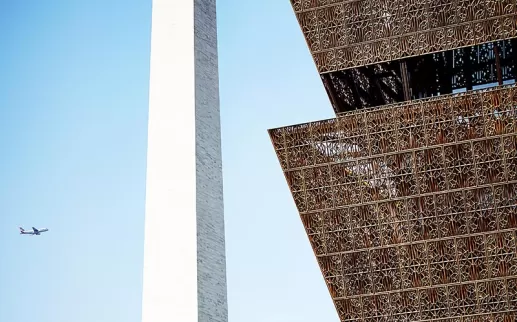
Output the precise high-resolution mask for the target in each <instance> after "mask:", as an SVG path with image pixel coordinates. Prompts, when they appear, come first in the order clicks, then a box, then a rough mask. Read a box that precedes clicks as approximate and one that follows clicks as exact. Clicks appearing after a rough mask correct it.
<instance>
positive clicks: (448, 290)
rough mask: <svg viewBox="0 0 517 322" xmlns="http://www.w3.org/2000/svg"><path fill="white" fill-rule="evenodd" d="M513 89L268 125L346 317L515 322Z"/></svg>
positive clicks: (516, 92)
mask: <svg viewBox="0 0 517 322" xmlns="http://www.w3.org/2000/svg"><path fill="white" fill-rule="evenodd" d="M516 130H517V87H515V86H509V87H499V88H496V89H493V90H488V91H478V92H470V93H468V94H458V95H451V96H442V97H438V98H433V99H427V100H420V101H416V102H413V103H403V104H398V105H391V106H386V107H383V108H376V109H367V110H358V111H355V112H352V113H347V114H344V115H340V117H338V118H337V119H332V120H327V121H320V122H314V123H309V124H303V125H297V126H290V127H285V128H280V129H274V130H270V135H271V138H272V141H273V144H274V147H275V150H276V152H277V155H278V158H279V160H280V163H281V165H282V169H283V170H284V172H285V176H286V179H287V181H288V183H289V187H290V189H291V191H292V194H293V197H294V200H295V202H296V206H297V207H298V210H299V212H300V215H301V218H302V220H303V223H304V225H305V228H306V231H307V234H308V236H309V239H310V242H311V244H312V247H313V249H314V252H315V254H316V257H317V258H318V262H319V265H320V267H321V270H322V272H323V275H324V277H325V279H326V282H327V285H328V288H329V291H330V293H331V295H332V297H333V299H334V302H335V305H336V308H337V310H338V313H339V316H340V317H341V319H342V321H380V320H383V321H433V320H440V319H450V321H514V318H515V312H516V311H517V250H516V247H517V236H516V231H517V136H516V132H517V131H516Z"/></svg>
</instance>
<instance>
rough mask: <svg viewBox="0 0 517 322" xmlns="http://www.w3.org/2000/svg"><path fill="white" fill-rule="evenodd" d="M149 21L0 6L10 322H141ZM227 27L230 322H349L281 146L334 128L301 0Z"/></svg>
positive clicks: (0, 284)
mask: <svg viewBox="0 0 517 322" xmlns="http://www.w3.org/2000/svg"><path fill="white" fill-rule="evenodd" d="M150 19H151V1H150V0H145V1H144V0H124V1H122V0H83V1H79V0H52V1H51V0H27V1H3V2H2V3H1V4H0V43H1V50H0V71H1V76H0V148H1V151H2V155H1V156H2V158H1V161H0V165H1V167H0V182H1V184H0V321H2V322H3V321H5V322H26V321H32V320H36V321H38V322H137V321H140V314H141V308H140V306H141V304H140V303H141V287H142V259H143V223H144V202H145V185H144V183H145V161H146V160H145V153H146V139H147V98H148V72H149V45H150V43H149V41H150ZM218 19H219V20H218V24H219V55H220V56H219V58H220V66H219V67H220V87H221V109H222V123H223V124H222V125H223V158H224V180H225V181H224V184H225V187H224V188H225V209H226V236H227V267H228V293H229V310H230V322H242V321H246V322H315V321H318V322H336V321H338V318H337V315H336V313H335V310H334V307H333V304H332V302H331V299H330V296H329V295H328V292H327V290H326V287H325V285H324V282H323V279H322V277H321V275H320V273H319V270H318V267H317V264H316V261H315V259H314V256H313V254H312V251H311V249H310V246H309V242H308V240H307V237H306V236H305V233H304V231H303V227H302V224H301V222H300V219H299V217H298V214H297V212H296V208H295V206H294V203H293V201H292V199H291V195H290V193H289V190H288V188H287V184H286V182H285V180H284V178H283V175H282V172H281V169H280V166H279V164H278V161H277V159H276V156H275V154H274V151H273V148H272V146H271V143H270V140H269V137H268V135H267V129H269V128H272V127H278V126H282V125H290V124H294V123H301V122H306V121H311V120H316V119H321V118H328V117H331V116H332V115H333V113H332V111H331V108H330V105H329V103H328V99H327V97H326V94H325V92H324V89H323V86H322V84H321V82H320V80H319V78H318V74H317V72H316V68H315V67H314V64H313V62H312V60H311V57H310V55H309V52H308V50H307V48H306V45H305V41H304V39H303V37H302V34H301V31H300V29H299V27H298V26H297V23H296V20H295V17H294V14H293V12H292V9H291V7H290V4H289V1H288V0H262V1H242V0H218ZM33 225H34V226H37V227H48V228H50V232H49V233H46V234H45V235H43V236H38V237H32V236H20V235H19V234H18V226H24V227H31V226H33Z"/></svg>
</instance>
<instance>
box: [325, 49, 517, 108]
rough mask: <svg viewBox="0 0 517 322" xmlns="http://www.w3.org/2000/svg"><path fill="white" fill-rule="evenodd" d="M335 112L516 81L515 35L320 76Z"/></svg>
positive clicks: (516, 55)
mask: <svg viewBox="0 0 517 322" xmlns="http://www.w3.org/2000/svg"><path fill="white" fill-rule="evenodd" d="M321 77H322V80H323V83H324V85H325V88H326V90H327V93H328V94H329V96H330V98H331V101H332V105H333V106H334V110H335V111H336V112H337V113H340V112H346V111H350V110H355V109H362V108H368V107H374V106H381V105H386V104H391V103H397V102H403V101H408V100H414V99H420V98H426V97H432V96H438V95H445V94H451V93H458V92H464V91H468V90H477V89H481V88H488V87H493V86H498V85H503V84H511V83H515V82H517V39H510V40H503V41H498V42H493V43H486V44H482V45H476V46H472V47H466V48H460V49H454V50H450V51H445V52H440V53H435V54H428V55H423V56H417V57H411V58H407V59H403V60H397V61H391V62H387V63H381V64H375V65H369V66H363V67H359V68H354V69H348V70H342V71H337V72H332V73H327V74H322V75H321Z"/></svg>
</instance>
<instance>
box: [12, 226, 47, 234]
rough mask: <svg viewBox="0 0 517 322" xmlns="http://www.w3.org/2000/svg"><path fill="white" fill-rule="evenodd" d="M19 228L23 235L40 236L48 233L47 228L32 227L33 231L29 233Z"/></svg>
mask: <svg viewBox="0 0 517 322" xmlns="http://www.w3.org/2000/svg"><path fill="white" fill-rule="evenodd" d="M19 228H20V234H21V235H33V236H34V235H40V234H41V233H44V232H46V231H48V229H47V228H41V229H36V228H34V227H32V230H31V231H27V230H25V229H23V228H22V227H19Z"/></svg>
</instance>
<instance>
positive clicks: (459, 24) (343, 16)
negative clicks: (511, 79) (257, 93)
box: [291, 0, 517, 73]
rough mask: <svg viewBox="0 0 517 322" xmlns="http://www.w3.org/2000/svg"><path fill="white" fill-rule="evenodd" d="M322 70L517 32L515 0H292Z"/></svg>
mask: <svg viewBox="0 0 517 322" xmlns="http://www.w3.org/2000/svg"><path fill="white" fill-rule="evenodd" d="M291 3H292V5H293V8H294V10H295V13H296V17H297V19H298V22H299V24H300V26H301V29H302V31H303V34H304V36H305V39H306V41H307V44H308V46H309V48H310V50H311V52H312V55H313V58H314V60H315V62H316V65H317V68H318V70H319V72H320V73H327V72H331V71H337V70H343V69H347V68H353V67H358V66H364V65H369V64H374V63H380V62H387V61H391V60H396V59H400V58H406V57H412V56H419V55H424V54H428V53H434V52H440V51H446V50H451V49H456V48H461V47H466V46H472V45H478V44H482V43H487V42H492V41H496V40H502V39H510V38H514V37H517V4H516V1H515V0H291Z"/></svg>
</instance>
